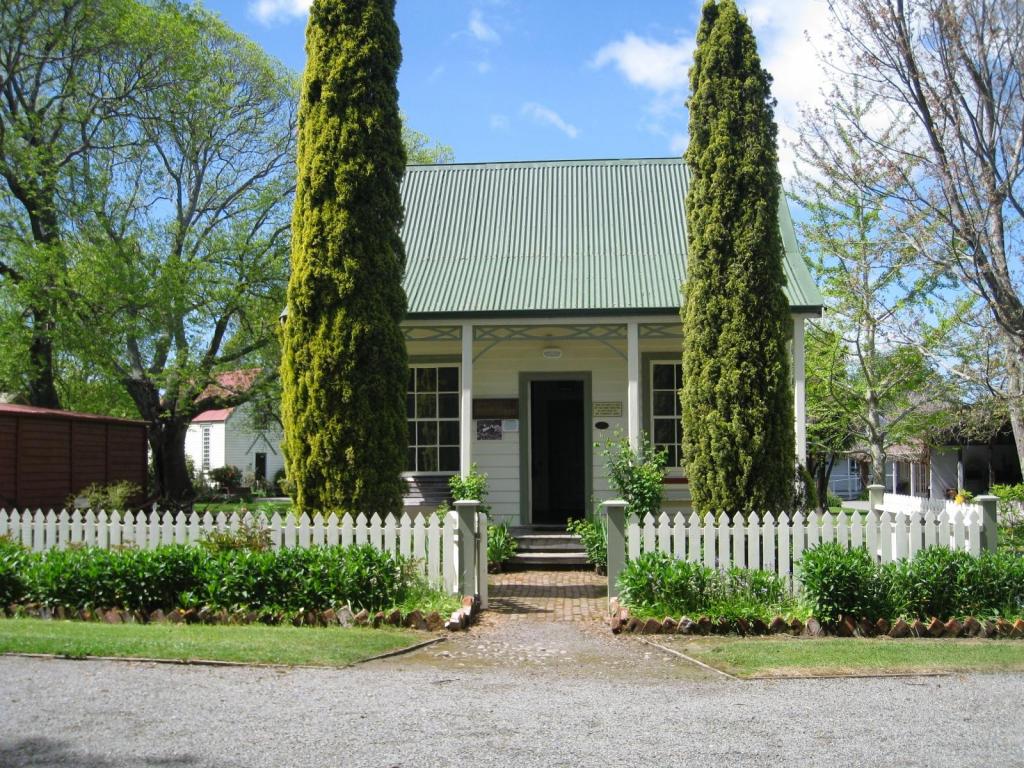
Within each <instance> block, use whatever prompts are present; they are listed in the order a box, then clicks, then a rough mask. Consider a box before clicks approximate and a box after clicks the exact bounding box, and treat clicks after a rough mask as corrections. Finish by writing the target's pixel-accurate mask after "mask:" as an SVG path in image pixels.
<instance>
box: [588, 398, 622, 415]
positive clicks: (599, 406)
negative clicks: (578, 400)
mask: <svg viewBox="0 0 1024 768" xmlns="http://www.w3.org/2000/svg"><path fill="white" fill-rule="evenodd" d="M592 415H593V416H594V418H595V419H596V418H600V417H604V418H606V419H620V418H622V401H621V400H618V401H613V400H609V401H606V402H595V403H594V411H593V414H592Z"/></svg>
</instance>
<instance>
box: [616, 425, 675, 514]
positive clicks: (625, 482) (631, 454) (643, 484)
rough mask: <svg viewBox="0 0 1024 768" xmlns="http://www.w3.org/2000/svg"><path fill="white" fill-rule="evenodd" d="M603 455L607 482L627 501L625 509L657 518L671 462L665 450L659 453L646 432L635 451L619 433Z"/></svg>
mask: <svg viewBox="0 0 1024 768" xmlns="http://www.w3.org/2000/svg"><path fill="white" fill-rule="evenodd" d="M601 455H602V456H603V457H604V459H605V461H606V462H607V466H608V482H609V484H610V485H611V487H612V489H613V490H614V491H615V492H616V493H617V494H618V495H619V496H620V497H621V498H622V499H623V500H624V501H625V502H626V510H627V511H628V512H630V513H631V514H634V515H637V516H639V517H640V518H641V519H643V517H644V516H645V515H647V514H652V515H655V516H657V514H658V512H659V511H660V510H661V496H662V492H663V490H664V488H663V485H662V483H663V481H664V478H665V462H666V461H667V460H668V458H667V454H666V453H665V451H664V450H656V449H655V448H654V446H653V445H652V444H651V441H650V439H648V437H647V435H646V434H645V433H641V434H640V447H639V448H638V449H637V450H635V451H634V450H633V448H632V446H631V445H630V444H629V440H628V438H626V437H623V436H622V435H621V433H618V432H617V433H616V434H615V436H614V437H612V438H611V439H610V440H608V441H607V442H606V443H605V444H604V447H603V448H602V449H601Z"/></svg>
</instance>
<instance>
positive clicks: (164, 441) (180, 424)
mask: <svg viewBox="0 0 1024 768" xmlns="http://www.w3.org/2000/svg"><path fill="white" fill-rule="evenodd" d="M188 425H189V421H188V419H182V418H181V417H175V416H172V417H170V418H167V419H160V420H159V421H158V422H157V423H153V422H150V425H149V445H150V448H151V449H152V450H153V467H154V469H155V475H156V481H155V483H154V486H155V487H154V488H153V493H154V494H155V495H156V496H157V497H159V498H160V499H162V500H164V501H167V502H171V503H173V504H174V505H176V506H178V505H188V504H191V503H192V499H193V498H194V497H195V491H194V489H193V488H192V478H191V477H189V473H188V467H187V466H186V464H185V434H186V433H187V432H188Z"/></svg>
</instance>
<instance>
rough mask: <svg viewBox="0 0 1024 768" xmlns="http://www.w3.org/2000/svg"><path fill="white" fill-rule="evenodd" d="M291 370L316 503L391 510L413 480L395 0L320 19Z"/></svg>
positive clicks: (300, 444)
mask: <svg viewBox="0 0 1024 768" xmlns="http://www.w3.org/2000/svg"><path fill="white" fill-rule="evenodd" d="M306 51H307V65H306V72H305V75H304V80H303V85H302V97H301V102H300V107H299V159H298V184H297V188H296V194H295V209H294V213H293V217H292V244H293V247H292V265H291V266H292V271H291V278H290V281H289V284H288V314H287V319H286V321H285V323H284V329H283V342H282V350H283V355H282V358H283V359H282V365H281V378H282V383H283V392H284V397H283V402H282V415H283V417H284V418H283V421H284V424H285V455H286V460H287V468H288V477H289V479H290V480H291V482H292V483H293V484H294V488H295V491H294V498H295V504H296V507H297V508H298V509H299V510H300V511H303V512H310V511H317V510H326V509H339V510H343V511H346V512H352V513H356V512H371V511H373V512H382V513H384V512H391V511H396V510H398V509H400V506H401V496H402V492H403V490H404V488H403V483H402V480H401V476H400V472H401V471H402V468H403V466H404V464H405V454H406V442H407V434H406V421H405V386H406V375H407V370H406V369H407V359H406V352H405V341H404V339H403V336H402V331H401V328H400V325H399V324H400V323H401V321H402V319H403V317H404V314H405V308H406V298H405V292H404V290H403V289H402V275H403V273H404V270H405V251H404V248H403V245H402V240H401V237H400V236H399V227H400V225H401V222H402V216H403V213H402V204H401V199H400V197H399V184H400V182H401V179H402V175H403V173H404V172H405V164H406V154H405V149H404V147H403V145H402V124H401V119H400V116H399V112H398V90H397V75H398V67H399V64H400V62H401V46H400V43H399V36H398V27H397V26H396V24H395V20H394V0H349V1H348V2H342V1H341V0H315V2H314V3H313V5H312V8H311V9H310V17H309V25H308V27H307V31H306Z"/></svg>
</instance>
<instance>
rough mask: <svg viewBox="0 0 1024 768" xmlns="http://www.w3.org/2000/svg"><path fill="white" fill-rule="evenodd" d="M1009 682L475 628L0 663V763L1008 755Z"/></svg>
mask: <svg viewBox="0 0 1024 768" xmlns="http://www.w3.org/2000/svg"><path fill="white" fill-rule="evenodd" d="M1022 694H1024V676H1021V675H965V676H954V677H941V678H890V679H883V680H864V679H857V680H815V681H808V680H798V681H779V682H734V681H730V680H727V679H724V678H721V677H719V676H716V675H715V676H713V675H711V674H710V673H707V672H704V671H702V670H699V669H694V668H693V667H691V666H689V665H688V664H687V663H686V662H684V661H682V660H679V659H677V658H674V657H672V658H669V657H666V656H664V655H662V654H661V653H660V652H658V651H656V650H654V649H652V648H650V647H649V646H645V645H642V644H640V643H639V642H638V641H637V640H636V639H633V638H613V637H612V636H611V635H610V634H609V633H607V631H606V630H602V629H600V628H599V627H598V626H596V625H588V624H580V623H576V624H572V623H546V624H542V623H534V624H532V625H529V624H523V623H520V624H517V625H515V626H507V625H505V626H502V625H500V624H499V623H496V622H495V621H494V620H493V619H492V620H491V621H489V622H485V623H484V625H483V626H482V627H479V628H476V629H474V631H473V632H471V633H467V634H466V635H464V636H461V637H459V638H458V639H454V640H449V641H447V642H445V643H440V644H438V645H435V646H431V647H429V648H426V649H422V650H420V651H417V652H416V653H414V654H411V655H409V656H404V657H397V658H393V659H388V660H384V661H378V662H372V663H370V664H367V665H363V666H359V667H354V668H350V669H341V670H314V669H294V670H269V669H255V668H223V667H199V666H194V667H185V666H171V665H156V664H149V663H125V662H99V661H66V660H41V659H27V658H15V657H2V658H0V766H4V768H16V767H18V766H56V765H75V766H81V767H82V768H112V767H113V766H140V765H156V766H209V767H210V768H222V767H224V766H275V767H278V766H282V767H283V766H301V767H302V768H311V767H314V766H349V765H353V766H383V767H385V768H386V767H388V766H403V767H405V768H413V767H419V766H451V765H458V766H487V767H488V768H495V767H496V766H506V765H508V766H513V765H514V766H521V767H522V768H531V767H532V766H552V765H584V766H591V765H608V766H635V765H648V764H662V763H664V764H669V761H671V763H672V764H676V763H678V762H680V761H681V760H686V762H687V763H691V761H696V762H692V763H691V764H695V765H728V766H730V767H731V766H763V765H766V764H767V765H772V764H774V765H781V764H783V763H787V764H790V765H812V766H817V765H821V766H829V768H834V767H835V766H843V765H872V764H885V765H901V766H929V768H933V767H934V766H940V765H956V766H975V765H977V766H982V765H994V764H999V765H1024V709H1022V708H1021V707H1020V701H1021V697H1022Z"/></svg>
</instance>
